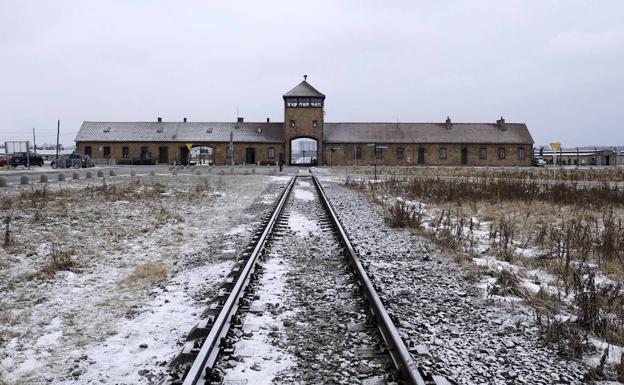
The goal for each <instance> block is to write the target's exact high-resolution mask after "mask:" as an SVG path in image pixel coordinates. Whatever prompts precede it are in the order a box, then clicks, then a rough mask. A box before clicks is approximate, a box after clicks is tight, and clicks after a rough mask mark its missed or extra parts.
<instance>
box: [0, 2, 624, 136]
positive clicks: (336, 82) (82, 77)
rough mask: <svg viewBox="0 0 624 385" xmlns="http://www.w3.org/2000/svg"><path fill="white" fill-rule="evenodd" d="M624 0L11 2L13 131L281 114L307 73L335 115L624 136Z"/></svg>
mask: <svg viewBox="0 0 624 385" xmlns="http://www.w3.org/2000/svg"><path fill="white" fill-rule="evenodd" d="M623 11H624V3H622V2H621V1H618V0H604V1H600V2H596V1H581V0H568V1H528V0H527V1H521V0H510V1H504V2H503V1H494V0H491V1H483V0H471V1H468V0H465V1H448V2H433V1H424V2H410V1H394V2H375V1H341V2H332V1H317V2H309V3H301V2H292V1H289V2H287V1H273V2H235V3H234V2H231V3H230V2H227V3H220V2H205V1H195V2H192V1H188V2H166V1H132V2H129V1H102V2H76V1H18V0H15V1H7V0H4V1H2V2H0V46H1V47H2V49H1V50H0V62H1V63H2V71H1V72H0V105H1V106H2V107H1V108H0V121H1V122H2V123H1V124H0V139H20V138H24V139H27V138H29V137H30V132H31V129H32V127H36V128H37V131H38V134H39V136H40V139H38V141H39V142H41V141H47V142H52V141H54V136H55V129H56V119H59V118H60V119H61V120H62V141H63V142H64V143H66V144H67V143H70V142H71V141H72V140H73V138H74V135H75V132H76V131H77V130H78V128H79V126H80V124H81V122H82V121H83V120H154V119H156V117H157V116H162V117H163V118H164V119H166V120H179V119H182V117H185V116H186V117H188V118H189V119H191V120H217V121H231V120H234V119H235V117H236V116H235V115H236V106H238V108H239V110H240V112H241V115H244V116H245V118H246V119H248V120H264V118H265V117H270V118H271V119H272V120H281V119H282V114H283V111H282V100H281V95H282V93H284V92H285V91H287V90H289V89H290V88H291V87H293V86H294V85H296V84H297V83H298V82H299V81H300V79H301V75H302V74H304V73H307V74H308V75H310V78H309V80H310V82H311V83H312V84H313V85H315V86H316V87H317V88H318V89H319V90H321V91H322V92H324V93H325V94H326V95H327V103H326V109H327V116H326V118H327V120H329V121H395V120H396V119H399V120H400V121H443V120H444V119H445V118H446V116H447V115H450V116H451V117H452V118H453V120H455V121H479V122H481V121H492V122H493V121H495V119H497V118H498V117H500V116H501V115H503V116H505V117H506V118H507V119H508V120H510V121H521V122H526V123H527V124H528V125H529V128H530V129H531V131H532V133H533V136H534V137H535V140H536V142H537V143H547V142H549V141H551V140H559V141H561V142H562V143H563V144H564V145H567V146H575V145H582V144H583V145H584V144H623V143H624V133H623V131H622V130H621V127H620V125H621V123H620V122H621V121H623V120H624V119H623V118H624V113H623V112H622V107H621V106H622V105H624V96H623V93H622V89H624V74H623V70H622V64H621V63H622V62H623V61H624V22H623V20H624V18H623V17H622V16H623Z"/></svg>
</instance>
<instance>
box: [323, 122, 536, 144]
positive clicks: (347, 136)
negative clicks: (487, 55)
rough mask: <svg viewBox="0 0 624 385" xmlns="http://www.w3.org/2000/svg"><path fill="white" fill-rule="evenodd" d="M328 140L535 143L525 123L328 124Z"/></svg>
mask: <svg viewBox="0 0 624 385" xmlns="http://www.w3.org/2000/svg"><path fill="white" fill-rule="evenodd" d="M323 132H324V140H325V142H326V143H483V144H487V143H491V144H514V143H518V144H533V138H532V137H531V134H530V133H529V129H528V128H527V126H526V124H524V123H506V130H505V131H502V130H501V129H499V127H498V125H497V124H496V123H453V124H452V125H451V129H447V128H446V125H445V124H444V123H325V125H324V131H323Z"/></svg>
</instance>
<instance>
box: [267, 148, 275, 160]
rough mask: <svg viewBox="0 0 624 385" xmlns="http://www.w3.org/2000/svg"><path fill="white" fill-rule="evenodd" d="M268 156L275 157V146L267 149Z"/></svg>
mask: <svg viewBox="0 0 624 385" xmlns="http://www.w3.org/2000/svg"><path fill="white" fill-rule="evenodd" d="M267 158H269V159H275V148H274V147H269V148H268V149H267Z"/></svg>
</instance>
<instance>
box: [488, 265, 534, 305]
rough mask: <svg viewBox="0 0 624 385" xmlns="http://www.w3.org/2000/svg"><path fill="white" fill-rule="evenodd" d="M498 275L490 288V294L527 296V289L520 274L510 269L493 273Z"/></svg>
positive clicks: (495, 275)
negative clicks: (522, 283) (521, 280)
mask: <svg viewBox="0 0 624 385" xmlns="http://www.w3.org/2000/svg"><path fill="white" fill-rule="evenodd" d="M492 274H493V275H494V277H496V282H495V283H494V285H492V286H491V287H489V288H488V295H499V296H514V297H520V298H525V297H526V296H527V292H526V290H525V289H524V288H523V287H522V286H521V282H520V279H519V278H518V276H517V275H516V274H515V273H513V272H511V271H509V270H500V271H496V272H493V273H492Z"/></svg>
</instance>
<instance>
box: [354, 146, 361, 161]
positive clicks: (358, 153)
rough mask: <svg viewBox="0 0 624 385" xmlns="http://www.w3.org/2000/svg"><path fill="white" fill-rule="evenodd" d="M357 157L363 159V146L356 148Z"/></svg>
mask: <svg viewBox="0 0 624 385" xmlns="http://www.w3.org/2000/svg"><path fill="white" fill-rule="evenodd" d="M355 159H362V147H356V148H355Z"/></svg>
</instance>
